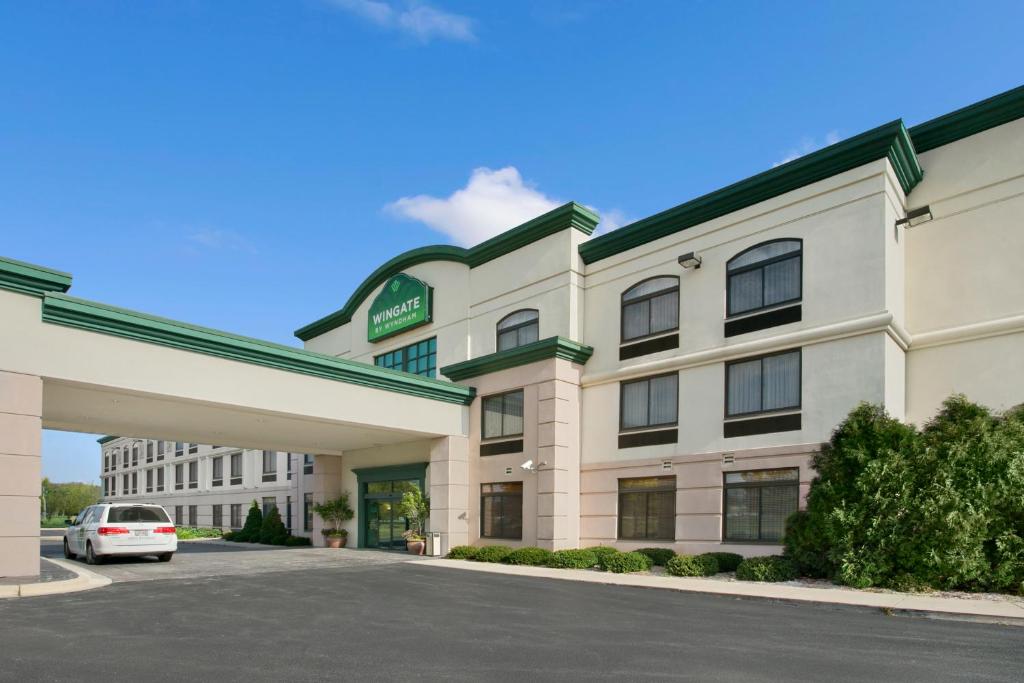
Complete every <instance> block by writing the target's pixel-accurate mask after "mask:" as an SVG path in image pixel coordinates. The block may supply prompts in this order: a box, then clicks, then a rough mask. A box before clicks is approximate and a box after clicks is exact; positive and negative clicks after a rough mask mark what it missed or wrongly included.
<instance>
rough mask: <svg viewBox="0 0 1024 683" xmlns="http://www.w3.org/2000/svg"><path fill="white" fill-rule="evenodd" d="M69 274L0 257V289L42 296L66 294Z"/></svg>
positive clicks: (69, 280) (69, 284) (68, 286)
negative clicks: (46, 294) (48, 293)
mask: <svg viewBox="0 0 1024 683" xmlns="http://www.w3.org/2000/svg"><path fill="white" fill-rule="evenodd" d="M70 288H71V274H70V273H65V272H62V271H60V270H53V269H52V268H44V267H43V266H37V265H35V264H32V263H25V262H24V261H15V260H14V259H12V258H6V257H4V256H0V289H9V290H11V291H13V292H20V293H22V294H32V295H34V296H42V295H43V294H45V293H46V292H66V291H68V290H69V289H70Z"/></svg>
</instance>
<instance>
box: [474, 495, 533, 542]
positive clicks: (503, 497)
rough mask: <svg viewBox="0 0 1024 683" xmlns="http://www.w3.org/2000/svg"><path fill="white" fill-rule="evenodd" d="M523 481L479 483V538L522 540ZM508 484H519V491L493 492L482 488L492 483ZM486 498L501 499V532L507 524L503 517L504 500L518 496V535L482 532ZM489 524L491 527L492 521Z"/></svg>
mask: <svg viewBox="0 0 1024 683" xmlns="http://www.w3.org/2000/svg"><path fill="white" fill-rule="evenodd" d="M523 483H524V482H522V481H495V482H485V483H482V484H480V538H488V539H502V540H507V541H521V540H523V488H524V487H523ZM508 484H519V493H514V492H510V491H499V492H496V493H495V492H490V491H489V492H485V490H484V488H485V487H487V486H494V485H499V486H507V485H508ZM487 498H498V499H500V501H501V506H502V508H501V509H502V525H501V529H502V532H504V529H505V527H506V526H507V525H506V524H505V523H504V519H505V515H504V510H505V500H506V499H508V498H518V499H519V535H518V536H510V535H504V533H500V534H490V535H488V534H485V533H484V528H485V518H484V510H486V505H485V503H484V501H485V499H487ZM491 526H492V527H493V526H494V524H493V522H492V524H491Z"/></svg>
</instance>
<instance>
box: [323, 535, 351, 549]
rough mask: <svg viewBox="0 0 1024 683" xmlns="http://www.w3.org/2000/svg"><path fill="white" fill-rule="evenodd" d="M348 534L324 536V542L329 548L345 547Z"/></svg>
mask: <svg viewBox="0 0 1024 683" xmlns="http://www.w3.org/2000/svg"><path fill="white" fill-rule="evenodd" d="M347 540H348V536H324V543H325V544H326V545H327V547H328V548H344V547H345V542H346V541H347Z"/></svg>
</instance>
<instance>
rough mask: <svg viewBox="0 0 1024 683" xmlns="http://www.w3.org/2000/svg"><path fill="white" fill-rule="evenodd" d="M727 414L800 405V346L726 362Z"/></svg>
mask: <svg viewBox="0 0 1024 683" xmlns="http://www.w3.org/2000/svg"><path fill="white" fill-rule="evenodd" d="M725 368H726V379H725V406H726V411H725V415H726V417H739V416H744V415H754V414H757V413H768V412H773V411H776V410H793V409H797V408H799V407H800V350H799V349H797V350H796V351H786V352H784V353H777V354H774V355H771V356H764V357H762V358H753V359H749V360H739V361H733V362H731V363H728V364H727V365H726V366H725Z"/></svg>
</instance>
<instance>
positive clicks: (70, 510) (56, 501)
mask: <svg viewBox="0 0 1024 683" xmlns="http://www.w3.org/2000/svg"><path fill="white" fill-rule="evenodd" d="M44 487H45V488H44V489H43V495H45V496H46V512H47V514H48V515H49V516H51V517H71V516H73V515H77V514H78V513H79V512H81V511H82V510H84V509H85V508H87V507H89V506H90V505H93V504H94V503H96V502H98V501H99V499H100V487H99V486H96V485H95V484H82V483H77V482H75V483H67V484H53V483H51V482H50V481H49V480H48V479H47V480H44ZM40 507H42V503H40Z"/></svg>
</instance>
